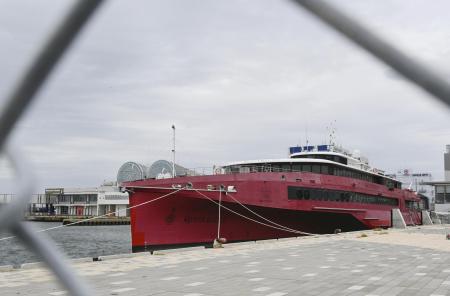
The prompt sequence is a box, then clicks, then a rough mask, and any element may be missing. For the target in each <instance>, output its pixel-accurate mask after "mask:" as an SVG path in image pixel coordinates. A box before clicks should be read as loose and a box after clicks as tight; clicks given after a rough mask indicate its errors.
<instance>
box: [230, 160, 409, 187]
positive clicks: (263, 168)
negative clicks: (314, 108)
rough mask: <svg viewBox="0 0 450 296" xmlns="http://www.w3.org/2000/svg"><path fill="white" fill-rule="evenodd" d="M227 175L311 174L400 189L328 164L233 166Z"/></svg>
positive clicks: (390, 182)
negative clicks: (256, 173) (264, 173)
mask: <svg viewBox="0 0 450 296" xmlns="http://www.w3.org/2000/svg"><path fill="white" fill-rule="evenodd" d="M226 170H227V172H228V173H251V172H311V173H316V174H324V175H334V176H340V177H349V178H354V179H359V180H364V181H368V182H372V183H377V184H382V185H386V186H387V187H389V188H401V183H400V182H394V181H392V180H390V179H387V178H383V177H381V176H374V175H371V174H368V173H364V172H360V171H356V170H351V169H346V168H343V167H340V166H334V165H328V164H300V163H293V164H290V163H272V164H266V165H259V166H258V165H233V166H230V167H227V168H226Z"/></svg>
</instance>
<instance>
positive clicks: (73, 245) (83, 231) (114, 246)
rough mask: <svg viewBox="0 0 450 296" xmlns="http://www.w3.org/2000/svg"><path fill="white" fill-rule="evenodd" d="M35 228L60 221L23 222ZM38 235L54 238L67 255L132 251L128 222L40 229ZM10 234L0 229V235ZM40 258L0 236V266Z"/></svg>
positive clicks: (15, 240)
mask: <svg viewBox="0 0 450 296" xmlns="http://www.w3.org/2000/svg"><path fill="white" fill-rule="evenodd" d="M24 223H29V224H31V225H32V226H34V228H36V230H39V229H46V228H50V227H55V226H59V225H61V223H60V222H58V223H53V222H24ZM40 235H42V236H44V237H50V238H51V239H53V241H54V242H55V244H56V245H57V247H58V248H59V249H60V251H62V252H63V253H65V254H66V256H67V257H69V258H85V257H98V256H103V255H113V254H123V253H130V252H131V233H130V225H111V226H109V225H108V226H70V227H61V228H57V229H53V230H50V231H47V232H42V233H40ZM7 236H11V234H10V233H6V232H1V233H0V238H3V237H7ZM37 261H41V260H40V258H39V257H37V256H36V255H35V254H34V253H32V252H30V251H29V250H28V249H27V247H26V246H24V245H23V244H22V242H21V241H20V240H18V239H16V238H12V239H8V240H0V266H2V265H14V266H19V265H20V264H23V263H30V262H37Z"/></svg>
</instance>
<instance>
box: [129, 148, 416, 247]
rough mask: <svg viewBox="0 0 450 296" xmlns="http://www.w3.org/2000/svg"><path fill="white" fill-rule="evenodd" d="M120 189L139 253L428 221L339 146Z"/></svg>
mask: <svg viewBox="0 0 450 296" xmlns="http://www.w3.org/2000/svg"><path fill="white" fill-rule="evenodd" d="M178 174H179V173H178ZM122 186H123V187H124V188H125V189H126V190H127V191H129V192H130V207H131V210H130V215H131V234H132V249H133V252H137V251H144V250H147V251H153V250H159V249H165V248H173V247H185V246H195V245H205V246H209V245H211V244H212V242H213V241H214V240H215V239H216V238H218V237H221V238H225V239H226V240H227V241H228V242H238V241H249V240H263V239H274V238H284V237H292V236H299V235H304V234H323V233H333V232H336V231H337V230H338V231H352V230H363V229H371V228H378V227H382V228H386V227H391V226H392V220H393V219H392V212H393V211H392V210H393V209H399V210H400V213H401V215H402V216H403V219H404V221H405V223H406V224H407V225H418V224H421V223H422V212H421V205H420V203H421V199H420V198H419V197H418V196H417V194H416V193H414V192H412V191H410V190H405V189H401V183H400V182H399V181H397V180H395V179H392V178H390V177H388V176H386V175H384V174H383V172H382V171H380V170H377V169H374V168H372V167H370V166H369V164H368V161H367V159H366V158H364V157H362V156H360V155H359V153H349V152H348V151H346V150H344V149H342V148H339V147H336V146H334V145H319V146H304V147H298V146H297V147H291V148H290V155H289V158H285V159H265V160H254V161H243V162H234V163H230V164H227V165H225V166H221V167H216V168H215V169H214V172H213V174H211V175H196V176H195V175H194V176H193V175H192V171H186V172H185V173H184V174H182V175H178V176H175V177H172V176H171V177H170V178H162V179H158V178H151V179H144V180H136V181H131V182H124V183H122ZM219 204H220V205H221V206H222V208H221V211H220V212H219V208H220V207H219ZM219 217H220V218H219Z"/></svg>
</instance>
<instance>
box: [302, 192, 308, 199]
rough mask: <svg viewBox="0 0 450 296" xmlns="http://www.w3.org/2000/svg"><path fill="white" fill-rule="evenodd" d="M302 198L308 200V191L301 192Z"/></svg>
mask: <svg viewBox="0 0 450 296" xmlns="http://www.w3.org/2000/svg"><path fill="white" fill-rule="evenodd" d="M303 198H304V199H306V200H309V190H305V191H303Z"/></svg>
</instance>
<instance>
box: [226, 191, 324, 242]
mask: <svg viewBox="0 0 450 296" xmlns="http://www.w3.org/2000/svg"><path fill="white" fill-rule="evenodd" d="M227 196H229V197H231V199H233V200H234V201H235V202H237V203H238V204H239V205H241V206H242V207H243V208H244V209H246V210H247V211H249V212H251V213H252V214H254V215H256V216H258V217H259V218H261V219H263V220H265V221H267V222H269V223H272V224H274V225H276V226H278V227H281V228H285V229H287V230H291V231H295V232H301V233H302V234H304V235H316V234H314V233H309V232H304V231H300V230H296V229H292V228H289V227H287V226H284V225H281V224H278V223H276V222H274V221H272V220H269V219H267V218H265V217H263V216H261V215H260V214H258V213H257V212H255V211H253V210H252V209H250V208H249V207H247V206H245V205H244V204H242V203H241V202H239V201H238V200H237V199H235V198H234V197H233V196H232V195H231V194H230V193H227Z"/></svg>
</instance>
